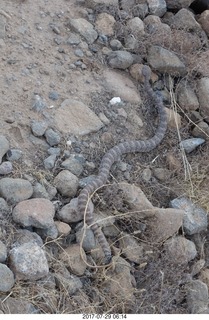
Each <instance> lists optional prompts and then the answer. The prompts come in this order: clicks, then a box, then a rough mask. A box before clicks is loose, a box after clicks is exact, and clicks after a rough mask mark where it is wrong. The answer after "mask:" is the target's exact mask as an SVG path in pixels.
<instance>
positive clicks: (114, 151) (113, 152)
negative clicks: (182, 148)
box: [78, 65, 167, 264]
mask: <svg viewBox="0 0 209 320" xmlns="http://www.w3.org/2000/svg"><path fill="white" fill-rule="evenodd" d="M142 75H143V77H144V90H145V92H146V94H147V95H148V96H149V97H150V98H151V100H152V103H153V104H154V105H155V108H156V109H157V112H158V118H159V120H158V126H157V129H156V131H155V134H154V136H153V137H151V138H149V139H147V140H130V141H125V142H121V143H119V144H117V145H115V146H113V147H112V148H111V149H109V150H108V151H107V152H106V153H105V155H104V156H103V158H102V160H101V163H100V167H99V171H98V175H97V176H95V177H94V178H93V179H92V180H91V181H90V182H89V183H87V184H86V186H85V187H84V188H83V189H82V190H81V192H80V194H79V196H78V210H80V212H82V213H83V214H84V215H85V222H86V224H87V226H90V228H91V230H92V231H93V233H94V236H95V237H96V238H97V240H98V243H99V244H100V246H101V248H102V250H103V253H104V259H105V264H107V263H110V262H111V260H112V253H111V248H110V245H109V243H108V241H107V239H106V237H105V235H104V233H103V231H102V229H101V227H100V226H99V225H98V223H96V222H95V221H94V214H93V211H92V209H91V206H90V203H89V199H90V198H91V197H92V195H93V194H94V192H95V191H96V190H98V189H99V188H101V187H102V186H103V185H104V184H105V183H106V182H107V180H108V176H109V173H110V169H111V167H112V165H113V163H114V162H116V161H118V160H119V159H120V157H121V156H122V155H124V154H127V153H136V152H149V151H151V150H153V149H155V148H156V147H157V146H158V145H159V144H160V143H161V141H162V140H163V138H164V136H165V133H166V129H167V113H166V110H165V108H164V105H163V100H162V96H161V95H160V94H158V93H156V92H155V91H154V90H153V89H152V87H151V84H150V79H151V69H150V67H149V66H147V65H143V67H142Z"/></svg>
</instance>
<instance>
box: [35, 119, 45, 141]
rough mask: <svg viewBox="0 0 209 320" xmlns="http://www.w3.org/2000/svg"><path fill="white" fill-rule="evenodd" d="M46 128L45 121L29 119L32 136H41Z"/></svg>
mask: <svg viewBox="0 0 209 320" xmlns="http://www.w3.org/2000/svg"><path fill="white" fill-rule="evenodd" d="M47 128H48V123H47V122H45V121H36V120H33V121H31V130H32V133H33V134H34V136H36V137H41V136H43V135H44V133H45V131H46V129H47Z"/></svg>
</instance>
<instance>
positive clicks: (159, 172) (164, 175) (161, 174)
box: [153, 168, 171, 181]
mask: <svg viewBox="0 0 209 320" xmlns="http://www.w3.org/2000/svg"><path fill="white" fill-rule="evenodd" d="M153 174H154V176H155V177H156V178H157V179H158V180H160V181H168V180H169V179H170V176H171V172H170V171H169V170H168V169H166V168H154V169H153Z"/></svg>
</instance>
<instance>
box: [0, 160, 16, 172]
mask: <svg viewBox="0 0 209 320" xmlns="http://www.w3.org/2000/svg"><path fill="white" fill-rule="evenodd" d="M12 170H13V166H12V163H11V162H10V161H4V162H2V164H0V175H5V174H9V173H11V172H12Z"/></svg>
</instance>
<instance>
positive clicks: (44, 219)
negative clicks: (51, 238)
mask: <svg viewBox="0 0 209 320" xmlns="http://www.w3.org/2000/svg"><path fill="white" fill-rule="evenodd" d="M54 215H55V208H54V205H53V204H52V202H51V201H50V200H48V199H43V198H39V199H38V198H36V199H30V200H25V201H21V202H19V203H18V204H17V205H16V207H14V209H13V212H12V216H13V220H14V221H15V222H17V223H19V224H20V225H22V226H24V227H31V226H32V227H36V228H41V229H47V228H50V227H52V226H54V220H53V218H54Z"/></svg>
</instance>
